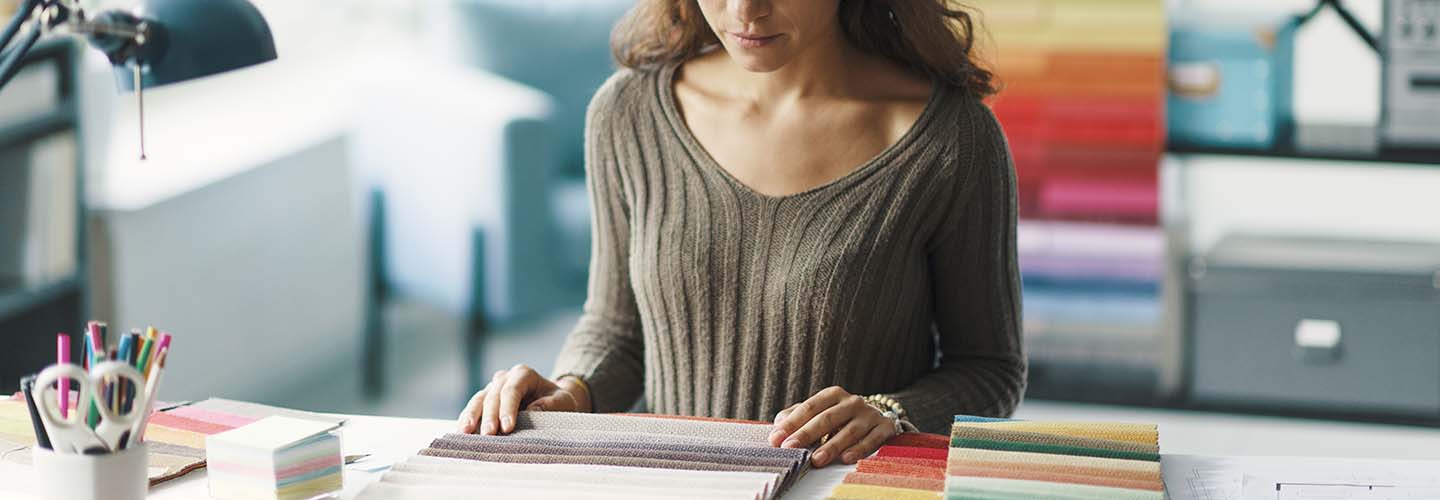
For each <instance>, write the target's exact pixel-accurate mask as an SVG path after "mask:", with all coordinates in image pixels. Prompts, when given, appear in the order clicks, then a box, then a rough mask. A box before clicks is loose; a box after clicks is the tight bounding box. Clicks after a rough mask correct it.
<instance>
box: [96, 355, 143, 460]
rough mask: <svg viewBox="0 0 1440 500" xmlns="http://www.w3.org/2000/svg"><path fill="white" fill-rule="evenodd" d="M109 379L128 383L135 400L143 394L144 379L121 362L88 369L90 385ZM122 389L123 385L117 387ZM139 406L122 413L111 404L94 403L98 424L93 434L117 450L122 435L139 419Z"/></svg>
mask: <svg viewBox="0 0 1440 500" xmlns="http://www.w3.org/2000/svg"><path fill="white" fill-rule="evenodd" d="M107 378H111V379H112V380H110V383H112V384H119V383H120V381H121V380H128V381H130V383H131V384H133V385H132V386H133V387H134V388H135V393H136V398H137V399H138V398H139V397H140V396H139V395H140V394H144V392H145V377H144V376H143V375H140V372H139V371H138V370H136V369H135V367H133V366H130V364H129V363H125V362H123V361H106V362H104V363H100V364H97V365H94V366H91V367H90V383H91V384H92V385H95V386H98V385H99V384H100V382H101V381H103V380H105V379H107ZM119 386H120V387H124V385H119ZM141 406H143V405H138V404H137V405H133V406H131V407H130V410H129V411H122V409H121V408H116V407H115V405H112V404H104V403H96V404H95V409H96V411H98V412H100V419H99V423H97V424H96V425H95V434H97V435H99V436H100V439H101V440H102V441H104V442H105V445H106V446H109V447H110V448H111V449H118V446H119V444H120V441H121V440H123V439H124V438H125V436H124V435H123V434H124V433H125V432H126V431H129V430H130V428H131V427H133V426H134V424H135V420H136V419H137V418H139V417H140V416H139V415H138V413H139V412H141V411H144V410H143V409H142V408H141Z"/></svg>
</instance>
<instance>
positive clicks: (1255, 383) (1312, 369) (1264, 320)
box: [1190, 236, 1440, 417]
mask: <svg viewBox="0 0 1440 500" xmlns="http://www.w3.org/2000/svg"><path fill="white" fill-rule="evenodd" d="M1190 274H1191V280H1190V287H1191V290H1190V291H1191V294H1190V296H1191V300H1192V301H1193V302H1192V304H1191V311H1190V312H1191V315H1190V318H1191V320H1190V321H1191V325H1190V326H1191V347H1192V349H1191V356H1192V357H1191V376H1192V378H1191V386H1190V389H1191V394H1190V395H1191V397H1192V399H1193V400H1195V401H1196V402H1200V403H1211V404H1221V405H1242V406H1249V407H1258V408H1265V409H1281V410H1298V411H1317V412H1324V413H1347V414H1359V415H1368V416H1381V417H1383V416H1404V417H1435V416H1440V246H1435V245H1429V244H1418V243H1394V242H1362V241H1339V240H1320V239H1302V238H1275V237H1258V236H1230V237H1227V238H1225V239H1224V240H1223V241H1221V243H1220V244H1218V245H1217V246H1216V247H1215V249H1214V250H1213V251H1211V252H1209V253H1208V254H1206V255H1205V256H1203V257H1199V258H1196V259H1195V260H1193V261H1192V262H1191V264H1190Z"/></svg>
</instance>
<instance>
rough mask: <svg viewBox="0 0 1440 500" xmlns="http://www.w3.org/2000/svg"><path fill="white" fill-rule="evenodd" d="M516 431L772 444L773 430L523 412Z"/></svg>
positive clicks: (721, 424) (768, 428) (758, 427)
mask: <svg viewBox="0 0 1440 500" xmlns="http://www.w3.org/2000/svg"><path fill="white" fill-rule="evenodd" d="M515 428H517V429H565V430H595V431H622V432H634V433H639V434H664V435H670V436H691V437H703V438H712V439H725V440H730V441H748V442H752V443H769V440H770V431H771V428H770V427H769V426H765V425H755V424H749V423H744V424H742V423H733V422H704V421H695V420H684V419H671V418H644V417H625V416H619V415H600V414H592V413H574V412H551V411H538V412H537V411H524V412H520V415H519V418H518V419H516V423H515Z"/></svg>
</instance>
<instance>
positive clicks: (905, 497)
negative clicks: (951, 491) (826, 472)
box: [830, 483, 944, 500]
mask: <svg viewBox="0 0 1440 500" xmlns="http://www.w3.org/2000/svg"><path fill="white" fill-rule="evenodd" d="M830 498H832V499H839V500H940V499H942V498H944V495H943V494H941V493H939V492H935V491H927V490H912V489H908V488H891V487H887V486H873V485H868V484H845V483H842V484H840V485H839V486H836V487H835V489H834V490H832V491H831V492H830Z"/></svg>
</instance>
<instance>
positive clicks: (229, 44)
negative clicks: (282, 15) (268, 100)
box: [115, 0, 275, 91]
mask: <svg viewBox="0 0 1440 500" xmlns="http://www.w3.org/2000/svg"><path fill="white" fill-rule="evenodd" d="M132 14H134V15H135V16H137V17H139V18H140V19H139V20H140V21H142V22H143V23H145V24H146V26H147V28H148V30H149V36H148V37H147V40H146V41H145V43H144V44H142V45H141V46H140V47H139V48H138V50H136V52H135V60H136V61H138V62H139V63H140V64H141V80H142V81H143V82H144V84H145V87H146V88H149V87H158V86H160V85H165V84H169V83H175V82H181V81H185V80H190V79H192V78H200V77H205V76H210V75H213V74H216V73H223V72H226V71H230V70H233V69H239V68H243V67H246V66H252V65H256V64H260V63H263V62H266V61H272V60H274V59H275V38H274V36H272V35H271V33H270V25H269V24H267V23H266V22H265V18H264V17H263V16H261V15H260V11H259V10H257V9H256V8H255V6H254V5H251V4H250V2H249V1H247V0H143V1H142V2H141V3H140V6H139V7H138V8H136V9H135V10H134V11H133V12H132ZM132 72H133V69H131V68H129V67H126V66H124V65H117V66H116V67H115V76H116V80H117V84H118V85H119V87H120V89H121V90H124V91H130V90H134V89H135V82H134V75H133V73H132Z"/></svg>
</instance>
